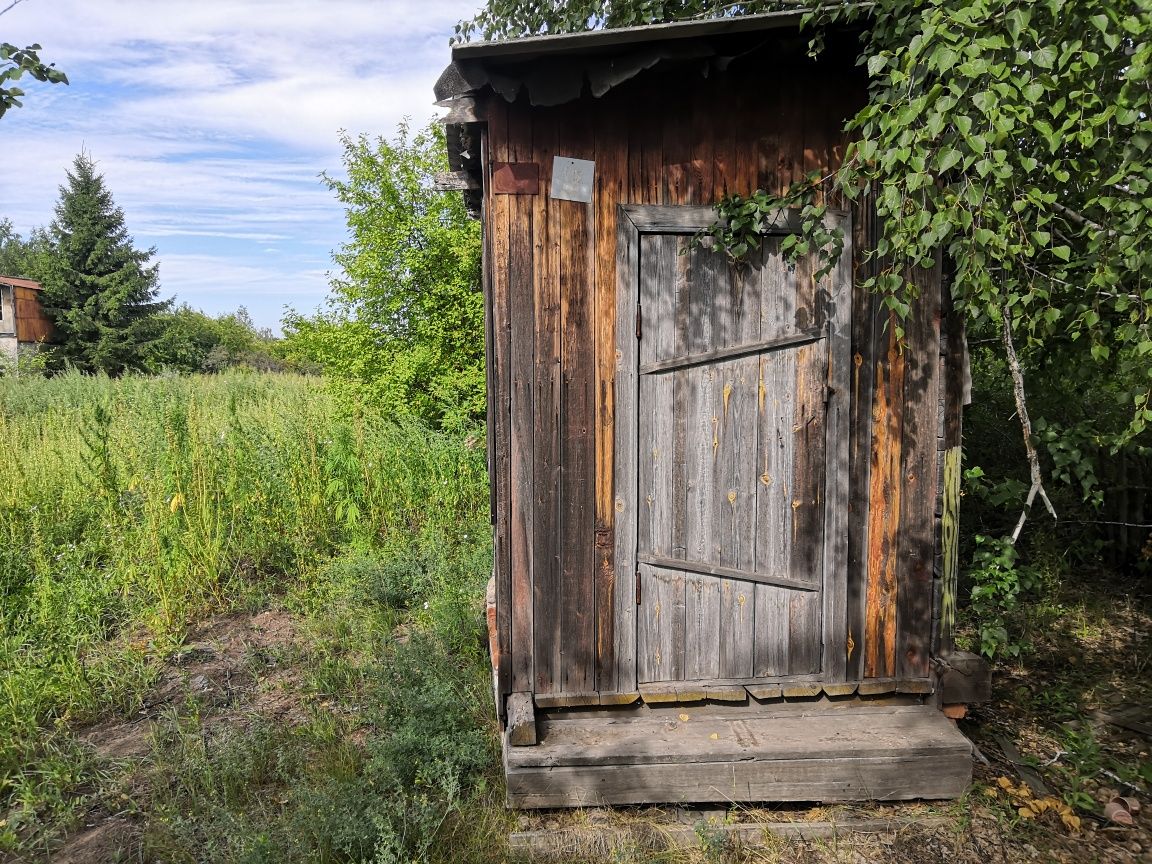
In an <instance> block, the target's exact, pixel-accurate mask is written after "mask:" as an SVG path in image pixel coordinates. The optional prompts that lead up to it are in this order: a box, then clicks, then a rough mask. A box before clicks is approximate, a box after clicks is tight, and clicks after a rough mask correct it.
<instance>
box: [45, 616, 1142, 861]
mask: <svg viewBox="0 0 1152 864" xmlns="http://www.w3.org/2000/svg"><path fill="white" fill-rule="evenodd" d="M1150 620H1152V619H1149V617H1148V616H1147V614H1146V613H1144V612H1141V613H1139V614H1135V613H1134V618H1133V620H1132V621H1130V622H1129V623H1130V625H1131V627H1132V628H1134V630H1135V632H1136V634H1137V636H1138V637H1139V638H1137V639H1136V643H1137V650H1138V651H1145V650H1146V644H1147V641H1148V638H1149V635H1148V633H1147V632H1145V631H1147V630H1152V626H1150ZM1141 628H1143V629H1141ZM301 638H302V637H301V633H300V628H299V627H298V626H297V624H296V623H295V622H294V620H293V619H292V617H291V616H290V615H288V614H287V613H284V612H275V611H273V612H263V613H260V614H257V615H243V614H235V615H228V616H222V617H218V618H215V619H212V620H211V621H209V622H207V623H205V624H204V625H202V626H201V627H199V628H198V629H196V630H195V631H193V632H192V633H190V634H189V638H188V639H187V641H186V643H185V644H184V645H183V647H181V648H180V649H179V650H178V651H176V652H175V653H173V654H172V655H171V656H170V657H168V658H167V660H166V663H165V665H164V668H163V671H162V673H161V675H160V678H159V680H158V681H157V682H156V684H155V686H154V687H153V688H152V690H151V692H150V693H149V695H148V697H147V699H146V700H145V703H144V706H143V707H142V708H141V709H140V711H139V712H138V713H137V714H136V715H134V716H130V717H116V718H111V719H108V720H105V721H103V722H101V723H99V724H96V725H93V726H91V727H89V728H87V729H85V730H82V732H81V733H80V735H81V738H82V740H84V741H85V742H87V743H88V744H89V745H90V746H91V747H92V748H93V750H94V751H95V753H96V754H97V755H98V756H99V757H101V759H103V760H105V761H106V762H107V764H108V765H110V766H112V770H114V771H115V772H117V773H118V774H119V775H120V781H119V782H120V783H121V788H124V789H127V791H128V792H129V793H130V794H125V795H122V796H121V798H122V799H123V800H124V801H125V802H128V801H129V800H135V801H140V800H146V799H147V789H146V788H142V786H141V784H144V783H146V782H147V781H146V780H144V779H143V778H144V776H145V773H146V772H145V771H143V770H142V769H143V766H144V765H145V763H146V761H147V758H148V756H149V754H150V752H151V751H152V748H153V736H154V734H155V731H154V730H155V728H156V725H157V722H158V721H159V720H160V719H162V718H163V716H164V715H165V714H168V715H169V716H172V715H174V713H176V712H181V711H183V710H186V709H189V708H194V709H195V710H196V711H197V712H198V713H199V715H200V717H201V719H202V729H204V730H206V731H207V732H208V734H211V733H212V730H214V729H215V730H222V729H224V728H236V727H241V726H244V725H245V724H249V723H251V722H252V721H253V720H254V719H255V718H273V719H275V720H277V721H278V722H283V723H294V722H297V721H299V720H301V719H302V718H303V717H304V714H303V710H304V709H303V706H302V703H301V700H300V697H299V694H298V689H299V688H298V686H297V685H298V683H299V682H298V678H297V676H298V672H297V671H296V670H295V669H294V667H293V662H292V658H293V657H294V656H297V655H296V654H295V653H294V652H298V651H299V649H300V641H301ZM1098 647H1099V650H1100V652H1102V654H1103V653H1106V652H1110V651H1113V650H1117V649H1118V648H1125V649H1132V646H1131V645H1127V646H1116V645H1101V646H1098ZM1060 650H1061V649H1060V646H1059V645H1055V646H1054V651H1055V656H1058V655H1059V652H1060ZM1088 659H1090V658H1088ZM1017 672H1018V673H1019V674H1017ZM1017 672H1014V671H1013V670H1011V669H1009V670H1007V671H1005V672H1002V673H1000V674H999V676H998V678H997V681H996V684H995V691H996V693H997V694H998V697H999V698H998V701H995V702H993V703H991V704H988V705H984V706H979V707H978V708H976V709H975V710H974V711H973V713H972V714H971V715H970V717H969V718H967V719H965V720H963V721H961V728H962V729H963V730H964V731H965V733H966V734H967V735H968V736H969V737H970V738H972V739H973V740H974V741H975V742H976V743H977V746H978V749H979V757H980V758H982V759H983V760H984V761H983V762H980V761H977V762H976V764H975V766H974V768H975V784H974V787H973V790H972V791H971V793H970V794H969V795H968V797H967V798H965V799H964V800H962V801H959V802H952V803H948V804H941V805H932V804H925V803H914V804H907V805H858V806H843V807H810V808H806V807H779V808H774V809H751V808H749V809H745V808H733V809H731V810H728V811H717V810H687V811H686V810H678V811H677V810H654V809H651V808H647V809H635V810H627V809H622V810H617V811H608V810H589V811H579V812H568V811H564V812H544V813H525V814H521V815H519V816H518V817H516V831H517V832H524V833H526V834H530V835H549V836H551V838H552V840H551V841H549V842H551V843H552V844H553V848H554V851H553V854H552V855H550V856H540V858H541V860H544V858H548V857H550V858H551V859H552V860H566V861H572V860H578V859H582V860H602V861H615V862H623V861H636V862H639V861H667V862H680V861H685V862H686V861H702V862H737V861H748V862H797V864H841V862H844V864H863V862H886V864H937V862H939V864H945V862H947V864H1016V862H1067V864H1081V862H1086V864H1087V862H1100V864H1152V799H1150V798H1149V796H1148V794H1147V790H1146V789H1144V788H1143V787H1138V786H1133V787H1125V786H1123V785H1121V784H1119V783H1117V782H1116V780H1114V779H1113V778H1110V777H1108V776H1107V774H1106V773H1104V774H1101V773H1100V772H1096V774H1095V775H1094V776H1092V777H1090V778H1087V779H1086V780H1085V782H1084V783H1083V786H1082V788H1083V791H1084V792H1085V793H1086V794H1090V795H1091V796H1092V798H1093V800H1094V802H1095V807H1094V810H1095V812H1096V813H1101V812H1103V810H1104V807H1105V805H1106V804H1107V803H1108V801H1109V800H1110V799H1112V798H1113V797H1115V796H1117V795H1120V794H1125V795H1128V796H1130V797H1131V798H1134V799H1135V800H1136V802H1137V803H1139V804H1140V805H1142V812H1140V813H1138V814H1136V815H1135V816H1134V817H1133V819H1132V822H1133V824H1131V825H1118V824H1115V823H1113V822H1108V821H1105V820H1103V819H1100V818H1096V817H1094V816H1093V815H1092V812H1093V811H1092V809H1090V808H1087V807H1082V808H1080V809H1078V810H1076V811H1075V815H1076V816H1077V817H1078V819H1079V824H1078V826H1075V827H1070V826H1069V825H1068V824H1066V823H1065V821H1064V820H1063V819H1062V818H1061V814H1060V812H1059V811H1058V809H1057V804H1056V802H1058V801H1060V800H1061V792H1062V791H1067V790H1066V788H1063V787H1061V786H1060V778H1061V777H1062V776H1063V775H1061V774H1060V773H1059V772H1060V769H1061V767H1062V766H1063V765H1065V764H1066V763H1067V762H1068V760H1069V759H1070V758H1071V757H1070V754H1068V753H1065V752H1063V750H1061V746H1060V743H1059V741H1058V740H1057V739H1056V738H1054V737H1053V731H1052V724H1051V723H1049V722H1048V721H1047V718H1045V717H1044V716H1042V715H1041V714H1039V713H1038V712H1037V710H1036V707H1035V704H1034V700H1029V699H1028V698H1025V694H1024V693H1023V692H1022V690H1021V688H1037V687H1041V688H1042V687H1045V686H1049V685H1046V684H1045V674H1046V673H1045V670H1044V669H1043V668H1040V669H1037V668H1030V669H1028V670H1017ZM1128 680H1129V683H1130V681H1131V679H1128ZM1133 692H1135V693H1136V695H1139V696H1141V697H1143V696H1144V694H1145V688H1144V687H1142V686H1138V687H1136V688H1135V691H1133V687H1131V686H1129V687H1127V688H1125V687H1122V686H1119V685H1118V686H1115V687H1111V688H1109V687H1103V688H1102V689H1099V690H1094V691H1093V692H1090V693H1079V694H1072V696H1073V697H1074V698H1079V699H1083V700H1084V704H1083V707H1084V709H1085V711H1086V712H1087V715H1086V716H1088V717H1090V718H1091V717H1095V718H1097V719H1094V720H1093V719H1090V720H1088V721H1086V722H1088V723H1090V725H1091V729H1090V730H1087V729H1086V730H1083V733H1084V734H1087V732H1089V731H1090V732H1091V739H1092V740H1093V741H1094V742H1095V744H1096V746H1098V747H1099V750H1100V752H1102V753H1105V754H1112V755H1115V756H1120V757H1123V758H1124V759H1126V760H1128V761H1133V760H1135V761H1137V762H1138V761H1139V760H1141V759H1144V760H1146V759H1148V753H1149V750H1150V748H1152V741H1150V740H1149V738H1148V737H1146V736H1145V735H1142V734H1140V733H1139V732H1136V731H1133V730H1131V729H1125V728H1122V727H1120V726H1116V725H1114V724H1112V723H1109V722H1107V718H1108V717H1110V716H1115V715H1116V714H1118V713H1122V709H1123V708H1124V707H1125V705H1124V704H1123V703H1122V702H1121V701H1119V700H1122V699H1123V698H1127V697H1130V696H1132V695H1133ZM1005 741H1008V742H1009V743H1010V745H1011V746H1012V747H1015V748H1016V749H1017V753H1016V755H1015V756H1013V755H1011V754H1009V753H1006V752H1005V748H1004V742H1005ZM1020 763H1024V764H1023V765H1021V764H1020ZM1030 766H1031V767H1030ZM1029 771H1031V774H1029ZM1037 776H1040V777H1041V778H1043V777H1047V778H1049V784H1050V785H1051V786H1052V787H1053V788H1051V789H1049V790H1048V791H1049V793H1050V794H1049V795H1047V796H1046V795H1044V792H1043V790H1033V789H1031V788H1029V789H1027V790H1025V789H1024V788H1023V786H1022V784H1023V783H1025V782H1026V779H1027V778H1029V777H1031V778H1032V779H1035V778H1036V777H1037ZM1116 779H1119V778H1116ZM1041 782H1044V781H1043V779H1042V780H1041ZM133 784H135V785H133ZM1045 798H1048V799H1050V801H1051V802H1052V803H1051V806H1050V808H1047V807H1041V808H1039V809H1041V810H1042V811H1043V812H1040V813H1039V814H1032V813H1029V814H1024V815H1022V814H1023V813H1024V809H1029V808H1028V802H1029V801H1038V800H1042V799H1045ZM1022 808H1023V809H1022ZM141 819H142V816H141V814H140V813H135V812H131V811H130V810H128V809H124V810H118V809H117V807H116V802H115V801H107V800H105V802H104V803H103V804H102V805H100V806H98V807H96V808H94V809H92V810H91V811H90V812H89V813H88V814H87V815H86V818H85V819H84V820H83V822H82V825H81V826H80V827H79V829H78V830H77V831H75V832H74V833H72V834H71V835H70V836H69V837H68V838H67V839H66V841H65V842H64V844H63V845H62V846H61V847H60V848H59V849H58V850H57V851H56V852H55V853H54V854H53V855H52V856H51V858H50V860H51V861H52V862H55V864H103V862H129V861H139V860H141V858H140V852H139V846H140V843H139V841H140V837H141V831H142V829H141V824H142V823H141ZM781 823H788V825H789V826H790V828H789V830H791V831H792V836H793V838H794V836H795V834H796V825H797V823H800V824H801V825H803V826H807V827H805V828H803V829H801V830H800V833H801V836H806V837H807V838H808V839H801V840H797V839H789V838H780V837H777V836H776V835H775V834H773V833H771V832H767V833H766V832H764V831H763V830H762V829H763V828H765V827H768V828H772V827H779V826H780V825H781ZM859 827H864V828H865V829H867V830H866V832H864V833H859V832H857V831H855V830H854V829H855V828H859ZM686 829H690V830H686ZM812 833H815V834H816V835H817V836H809V835H811V834H812ZM670 837H671V838H673V839H674V838H678V840H676V841H675V842H673V839H670ZM557 838H562V839H561V840H560V841H557ZM557 842H559V846H558V847H557V846H556V843H557ZM685 842H687V843H688V844H689V845H690V846H691V847H692V848H690V849H688V850H684V849H683V848H681V849H680V851H669V850H668V847H669V846H670V845H679V846H683V844H684V843H685ZM557 848H558V849H559V850H560V852H559V853H557V852H556V851H555V850H556V849H557Z"/></svg>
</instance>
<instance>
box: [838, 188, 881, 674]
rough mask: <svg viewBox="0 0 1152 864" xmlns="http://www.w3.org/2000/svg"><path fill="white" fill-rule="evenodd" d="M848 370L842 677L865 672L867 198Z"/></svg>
mask: <svg viewBox="0 0 1152 864" xmlns="http://www.w3.org/2000/svg"><path fill="white" fill-rule="evenodd" d="M852 226H853V230H852V241H853V242H852V259H851V265H852V268H853V273H854V274H855V278H854V279H853V281H852V310H853V314H852V369H851V376H852V377H851V400H850V401H851V414H850V417H849V424H848V429H849V435H848V440H849V450H848V473H849V478H850V479H849V492H848V586H847V601H848V610H847V627H848V632H847V633H846V635H845V643H846V647H847V665H846V667H845V676H846V677H847V678H848V680H858V679H860V678H862V677H863V675H864V634H865V629H866V625H865V608H866V605H867V604H866V594H867V589H868V548H869V546H868V543H869V540H868V536H869V535H868V531H869V526H870V524H871V522H870V519H869V491H870V488H871V482H870V471H871V459H870V454H871V448H872V437H873V431H874V430H873V425H872V405H873V382H874V379H873V374H874V370H875V369H876V368H877V360H878V358H877V356H876V344H877V341H876V340H877V336H876V334H877V332H878V330H879V329H880V326H881V324H880V312H879V308H878V306H879V303H878V298H877V296H876V295H874V294H872V293H870V292H868V291H866V290H864V289H863V288H862V287H861V285H862V283H863V282H864V281H866V280H867V279H868V278H869V277H870V276H871V275H872V273H873V272H874V268H875V266H876V264H875V262H874V261H872V260H868V259H867V258H866V257H865V256H866V253H867V250H868V249H870V248H873V245H874V233H875V212H874V211H873V209H872V208H871V206H870V205H869V204H868V203H862V204H858V205H856V206H855V209H854V210H853V219H852Z"/></svg>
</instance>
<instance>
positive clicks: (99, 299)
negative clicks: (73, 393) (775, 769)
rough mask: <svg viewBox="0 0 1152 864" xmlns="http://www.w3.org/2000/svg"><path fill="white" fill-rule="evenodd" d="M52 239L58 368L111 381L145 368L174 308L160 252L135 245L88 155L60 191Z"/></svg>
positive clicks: (47, 279)
mask: <svg viewBox="0 0 1152 864" xmlns="http://www.w3.org/2000/svg"><path fill="white" fill-rule="evenodd" d="M48 234H49V239H50V243H51V255H49V256H48V258H49V260H48V262H47V264H46V268H45V273H44V278H43V284H44V293H43V296H42V301H43V304H44V309H45V311H46V312H47V313H48V315H49V316H50V317H51V318H52V320H53V321H54V322H55V324H56V333H57V343H58V344H57V348H56V351H55V356H56V359H57V361H58V362H59V363H60V364H61V365H63V364H68V365H71V366H73V367H75V368H77V369H80V370H81V371H84V372H106V373H108V374H110V375H118V374H120V373H122V372H125V371H129V370H134V369H141V368H143V367H144V365H145V358H146V356H147V353H148V349H149V346H150V343H151V342H152V341H153V340H154V339H156V338H157V336H158V335H159V334H158V327H157V320H156V313H157V312H159V311H161V310H162V309H165V308H167V306H168V303H167V302H158V301H157V300H156V293H157V290H158V289H157V281H158V273H157V269H158V265H156V264H150V263H149V262H150V261H151V259H152V256H153V255H155V254H156V250H155V249H148V250H145V251H141V250H138V249H136V248H135V247H134V246H133V245H132V238H131V236H129V234H128V231H127V229H126V228H125V227H124V212H123V211H122V210H121V209H120V208H119V207H117V206H116V204H115V202H113V200H112V193H111V192H110V191H108V188H107V186H105V184H104V177H103V176H102V175H100V174H98V173H96V164H95V162H93V161H92V158H91V157H90V156H88V154H86V153H81V154H80V155H79V156H77V157H76V160H75V161H74V162H73V163H72V170H71V171H69V172H68V182H67V183H66V184H65V185H64V186H61V187H60V200H59V202H58V203H57V204H56V218H55V220H53V222H52V225H51V226H50V228H49V229H48Z"/></svg>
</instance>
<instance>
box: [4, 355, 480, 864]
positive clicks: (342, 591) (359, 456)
mask: <svg viewBox="0 0 1152 864" xmlns="http://www.w3.org/2000/svg"><path fill="white" fill-rule="evenodd" d="M0 435H2V436H3V440H4V441H5V442H6V450H5V452H6V453H7V454H9V456H8V458H7V460H6V466H5V468H6V482H5V484H4V485H3V486H2V487H0V597H2V602H0V679H2V684H3V686H0V850H7V851H9V852H13V851H16V850H25V851H30V850H35V849H43V848H46V847H47V846H48V845H49V844H50V843H51V842H52V839H51V838H52V837H53V836H54V835H55V834H57V833H58V832H59V831H60V830H61V829H64V828H68V827H75V825H76V824H78V821H79V820H80V818H81V817H82V816H83V815H84V814H87V813H89V812H91V808H92V807H97V808H99V807H109V806H112V804H113V803H115V804H116V806H117V807H119V808H123V807H124V806H125V802H127V804H128V807H129V810H133V809H134V810H136V811H138V812H145V813H147V814H148V815H147V818H146V819H145V820H144V824H143V831H144V837H143V841H142V842H144V843H145V844H146V846H147V847H148V848H152V849H154V850H155V854H156V856H157V857H158V858H162V859H163V860H166V861H183V860H189V861H192V860H195V861H208V860H210V861H236V860H245V861H255V860H275V861H291V860H297V861H322V860H331V861H360V860H380V861H389V860H410V859H411V858H413V857H417V858H419V857H421V856H423V855H424V854H425V853H426V852H428V850H429V849H430V848H431V847H432V845H433V844H434V843H435V842H436V841H437V839H438V838H441V837H443V836H445V833H446V832H447V833H451V832H454V831H463V832H465V833H467V826H466V825H464V826H460V825H457V824H456V820H457V818H458V814H459V812H460V810H461V808H463V807H464V806H466V805H467V802H469V801H470V800H472V799H473V798H474V797H475V796H476V795H477V794H480V793H479V792H478V790H479V789H481V788H482V786H483V784H479V785H478V784H477V782H476V778H477V777H479V776H482V775H483V774H484V772H485V771H486V770H487V769H488V768H489V767H490V765H491V764H492V750H491V748H492V743H491V741H492V738H491V737H490V736H489V734H488V733H487V732H486V731H484V723H485V722H490V721H488V720H487V717H488V715H490V713H491V712H490V711H489V710H488V704H489V699H490V697H489V696H488V687H489V683H488V682H489V679H488V674H487V672H486V661H485V659H484V642H483V639H482V633H481V621H482V617H481V609H480V605H479V598H480V597H481V596H482V593H483V584H484V582H485V581H486V579H487V576H488V571H489V568H490V558H489V550H488V544H489V540H488V530H487V512H486V509H487V500H488V498H487V491H486V480H485V471H484V465H483V455H482V452H481V451H478V450H477V449H475V448H474V447H473V446H472V442H471V440H470V439H467V438H466V436H464V435H450V434H446V433H438V432H432V431H429V430H427V429H426V428H424V427H422V426H420V425H418V424H415V423H411V422H409V423H404V424H397V423H396V422H394V421H393V420H392V419H391V418H388V417H383V416H380V415H377V414H359V415H356V416H349V415H348V412H347V411H344V410H337V404H336V402H335V399H334V397H333V396H332V395H331V394H330V393H328V392H327V391H326V390H325V389H324V388H323V387H322V386H321V385H320V382H319V381H318V380H317V379H312V378H303V377H299V376H288V375H263V374H252V373H239V372H233V373H229V374H224V375H219V376H209V377H204V376H200V377H192V378H180V377H167V378H140V377H135V376H126V377H123V378H120V379H109V378H106V377H102V376H92V377H85V376H81V375H78V374H75V373H72V374H65V375H60V376H57V377H55V378H52V379H37V378H20V379H2V380H0ZM261 608H273V609H277V608H278V609H284V610H286V611H287V613H289V614H291V615H292V616H294V620H298V621H299V622H300V626H301V627H304V628H309V633H310V638H308V639H302V640H300V643H299V646H298V647H296V648H293V649H292V650H293V651H296V652H297V654H296V656H294V657H293V658H291V659H292V662H293V664H294V665H297V666H299V667H300V668H302V669H303V670H304V672H303V678H302V680H298V681H294V682H293V686H294V687H299V689H300V690H301V691H302V693H301V696H300V698H299V699H298V700H296V701H298V702H299V703H300V705H301V707H300V713H299V716H298V717H297V718H296V720H295V722H293V723H291V724H288V725H285V724H283V723H276V722H273V721H272V719H271V718H266V719H265V720H261V719H260V718H259V717H257V718H255V719H254V720H250V723H251V724H252V725H249V724H248V723H245V724H242V728H236V729H233V730H230V731H228V732H220V733H219V734H215V733H213V734H209V732H208V725H207V724H209V722H210V720H209V714H208V711H207V707H206V706H203V705H201V702H202V699H203V698H204V697H203V696H202V695H198V694H199V691H197V690H196V688H195V687H194V686H192V685H188V684H187V682H185V685H186V688H187V689H188V694H187V698H186V699H183V701H180V702H178V703H173V702H171V700H168V701H167V702H165V700H163V699H159V701H158V697H155V696H153V695H150V694H152V692H153V690H154V688H155V687H156V682H157V680H158V676H161V675H162V673H163V671H164V670H165V669H167V668H169V667H170V666H171V664H172V662H174V661H173V660H172V658H173V657H174V656H177V655H179V646H180V645H181V643H182V641H183V640H184V639H185V638H186V636H187V634H188V632H189V628H190V627H193V626H194V625H195V622H198V621H204V620H212V619H213V618H214V617H215V616H219V615H220V614H223V613H240V612H249V611H250V610H257V609H261ZM275 659H276V658H269V657H258V658H256V659H255V660H254V661H253V662H256V663H257V664H258V665H259V664H260V663H266V662H273V661H275ZM281 659H282V660H284V661H285V662H287V658H281ZM413 694H418V698H415V699H414V698H412V697H413ZM202 707H203V708H204V714H203V716H201V714H200V709H201V708H202ZM139 712H143V713H144V715H146V716H150V717H152V718H153V719H154V720H156V721H158V722H159V731H158V733H157V736H158V737H157V738H156V742H155V754H154V757H153V758H152V760H151V762H150V766H151V767H149V766H148V765H145V766H144V767H143V768H141V769H140V770H142V771H143V772H144V774H145V775H147V776H152V777H153V778H154V782H150V783H145V784H144V786H146V787H147V789H148V791H146V792H145V791H141V789H142V788H143V787H142V786H141V785H140V784H139V782H138V781H137V782H136V783H135V785H134V784H133V783H131V782H129V784H128V789H127V791H124V790H121V789H117V788H115V786H116V782H119V781H115V780H114V778H116V777H117V776H119V775H118V773H117V771H116V770H115V763H109V762H108V761H107V760H106V759H104V758H103V757H101V755H100V752H99V749H98V748H97V749H93V747H92V746H90V745H89V744H88V743H85V739H84V737H83V735H82V734H81V733H82V730H83V729H84V728H86V727H87V726H88V724H91V723H93V722H95V721H98V720H100V719H101V718H115V717H118V716H122V717H127V718H129V720H130V718H132V717H137V716H140V714H139ZM157 712H160V713H159V714H157ZM482 718H484V719H482ZM78 736H79V737H78ZM149 772H155V773H152V774H150V773H149ZM119 795H124V796H125V797H124V798H120V797H117V796H119ZM110 796H111V797H110ZM110 802H112V803H110ZM116 802H118V803H116ZM441 823H444V824H441ZM305 828H307V830H304V829H305ZM337 829H339V830H337ZM261 856H263V857H261Z"/></svg>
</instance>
